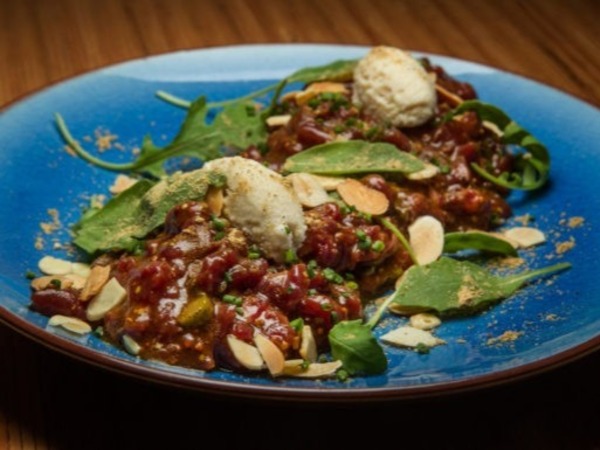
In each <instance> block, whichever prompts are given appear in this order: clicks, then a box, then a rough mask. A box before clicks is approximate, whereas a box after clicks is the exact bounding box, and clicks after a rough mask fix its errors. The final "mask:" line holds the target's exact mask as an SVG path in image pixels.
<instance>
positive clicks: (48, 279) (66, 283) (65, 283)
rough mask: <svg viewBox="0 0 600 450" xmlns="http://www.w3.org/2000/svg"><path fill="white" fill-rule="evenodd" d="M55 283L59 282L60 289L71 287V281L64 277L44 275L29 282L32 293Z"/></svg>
mask: <svg viewBox="0 0 600 450" xmlns="http://www.w3.org/2000/svg"><path fill="white" fill-rule="evenodd" d="M57 281H58V282H60V289H67V288H70V287H71V286H72V285H73V281H72V280H69V279H68V278H67V276H66V275H45V276H43V277H38V278H34V279H33V280H31V288H32V289H33V290H34V291H41V290H42V289H46V288H47V287H50V286H52V284H55V283H56V282H57Z"/></svg>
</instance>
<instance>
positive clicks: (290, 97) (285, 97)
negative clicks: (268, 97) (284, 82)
mask: <svg viewBox="0 0 600 450" xmlns="http://www.w3.org/2000/svg"><path fill="white" fill-rule="evenodd" d="M300 92H302V91H290V92H286V93H285V94H283V95H282V96H281V101H282V102H287V101H290V100H296V95H298V94H299V93H300Z"/></svg>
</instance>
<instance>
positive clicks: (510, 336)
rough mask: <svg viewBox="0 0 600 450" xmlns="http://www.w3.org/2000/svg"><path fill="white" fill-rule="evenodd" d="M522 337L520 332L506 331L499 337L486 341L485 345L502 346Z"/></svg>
mask: <svg viewBox="0 0 600 450" xmlns="http://www.w3.org/2000/svg"><path fill="white" fill-rule="evenodd" d="M522 335H523V332H522V331H513V330H507V331H505V332H504V333H502V334H501V335H500V336H497V337H493V338H489V339H488V340H487V345H497V344H504V343H507V342H514V341H516V340H517V339H519V337H521V336H522Z"/></svg>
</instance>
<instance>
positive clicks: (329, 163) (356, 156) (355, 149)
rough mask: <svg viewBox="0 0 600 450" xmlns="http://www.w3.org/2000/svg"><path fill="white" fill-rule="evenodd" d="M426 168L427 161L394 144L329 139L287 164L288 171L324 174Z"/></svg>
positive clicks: (294, 157) (292, 158)
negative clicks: (333, 140)
mask: <svg viewBox="0 0 600 450" xmlns="http://www.w3.org/2000/svg"><path fill="white" fill-rule="evenodd" d="M424 168H425V165H424V163H423V162H422V161H421V160H420V159H418V158H417V157H415V156H413V155H411V154H410V153H407V152H403V151H401V150H398V148H397V147H395V146H394V145H392V144H386V143H382V142H367V141H361V140H352V141H342V142H329V143H326V144H321V145H317V146H315V147H311V148H309V149H308V150H305V151H303V152H300V153H296V154H295V155H293V156H291V157H289V158H288V159H287V160H286V161H285V164H284V165H283V170H284V171H286V172H306V173H315V174H323V175H353V174H360V173H373V172H380V173H384V172H387V173H392V172H396V173H403V174H407V173H413V172H418V171H419V170H422V169H424Z"/></svg>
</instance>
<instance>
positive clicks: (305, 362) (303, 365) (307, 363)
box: [300, 359, 310, 370]
mask: <svg viewBox="0 0 600 450" xmlns="http://www.w3.org/2000/svg"><path fill="white" fill-rule="evenodd" d="M308 366H310V361H308V360H306V359H305V360H304V361H302V364H300V368H301V369H302V370H308Z"/></svg>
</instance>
